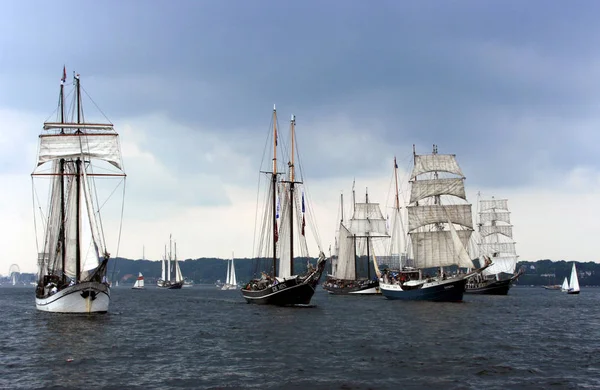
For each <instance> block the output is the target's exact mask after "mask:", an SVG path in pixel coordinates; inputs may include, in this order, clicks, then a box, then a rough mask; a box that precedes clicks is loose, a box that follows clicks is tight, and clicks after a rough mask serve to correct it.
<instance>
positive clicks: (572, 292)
mask: <svg viewBox="0 0 600 390" xmlns="http://www.w3.org/2000/svg"><path fill="white" fill-rule="evenodd" d="M567 294H579V291H567Z"/></svg>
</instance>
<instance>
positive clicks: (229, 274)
mask: <svg viewBox="0 0 600 390" xmlns="http://www.w3.org/2000/svg"><path fill="white" fill-rule="evenodd" d="M230 281H231V271H230V269H229V260H227V278H225V284H229V283H230Z"/></svg>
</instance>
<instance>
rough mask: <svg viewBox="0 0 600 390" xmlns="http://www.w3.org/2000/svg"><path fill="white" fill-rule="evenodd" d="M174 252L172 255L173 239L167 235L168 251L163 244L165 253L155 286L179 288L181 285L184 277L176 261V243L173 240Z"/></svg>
mask: <svg viewBox="0 0 600 390" xmlns="http://www.w3.org/2000/svg"><path fill="white" fill-rule="evenodd" d="M174 244H175V253H174V255H173V252H172V250H173V240H172V238H171V235H169V251H168V252H167V246H166V245H165V254H164V256H163V258H162V260H161V274H160V279H158V281H157V282H156V285H157V287H159V288H166V289H170V290H179V289H181V288H182V287H183V284H184V279H183V274H182V273H181V268H180V267H179V262H178V261H177V243H176V242H175V243H174Z"/></svg>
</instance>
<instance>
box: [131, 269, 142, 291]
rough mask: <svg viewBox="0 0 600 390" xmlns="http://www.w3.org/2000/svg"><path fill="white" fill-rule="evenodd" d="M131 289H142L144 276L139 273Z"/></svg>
mask: <svg viewBox="0 0 600 390" xmlns="http://www.w3.org/2000/svg"><path fill="white" fill-rule="evenodd" d="M133 288H144V276H143V275H142V273H141V272H140V273H139V275H138V278H137V279H136V280H135V283H133Z"/></svg>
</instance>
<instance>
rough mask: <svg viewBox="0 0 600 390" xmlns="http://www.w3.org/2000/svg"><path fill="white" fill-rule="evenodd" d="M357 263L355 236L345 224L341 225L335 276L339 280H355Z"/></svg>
mask: <svg viewBox="0 0 600 390" xmlns="http://www.w3.org/2000/svg"><path fill="white" fill-rule="evenodd" d="M355 261H356V257H355V254H354V238H353V235H352V233H351V232H350V231H349V230H348V229H347V228H346V227H345V226H344V225H343V224H340V231H339V235H338V261H337V269H336V272H335V275H334V276H335V277H336V278H338V279H344V280H355V279H356V272H355V267H354V262H355Z"/></svg>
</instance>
